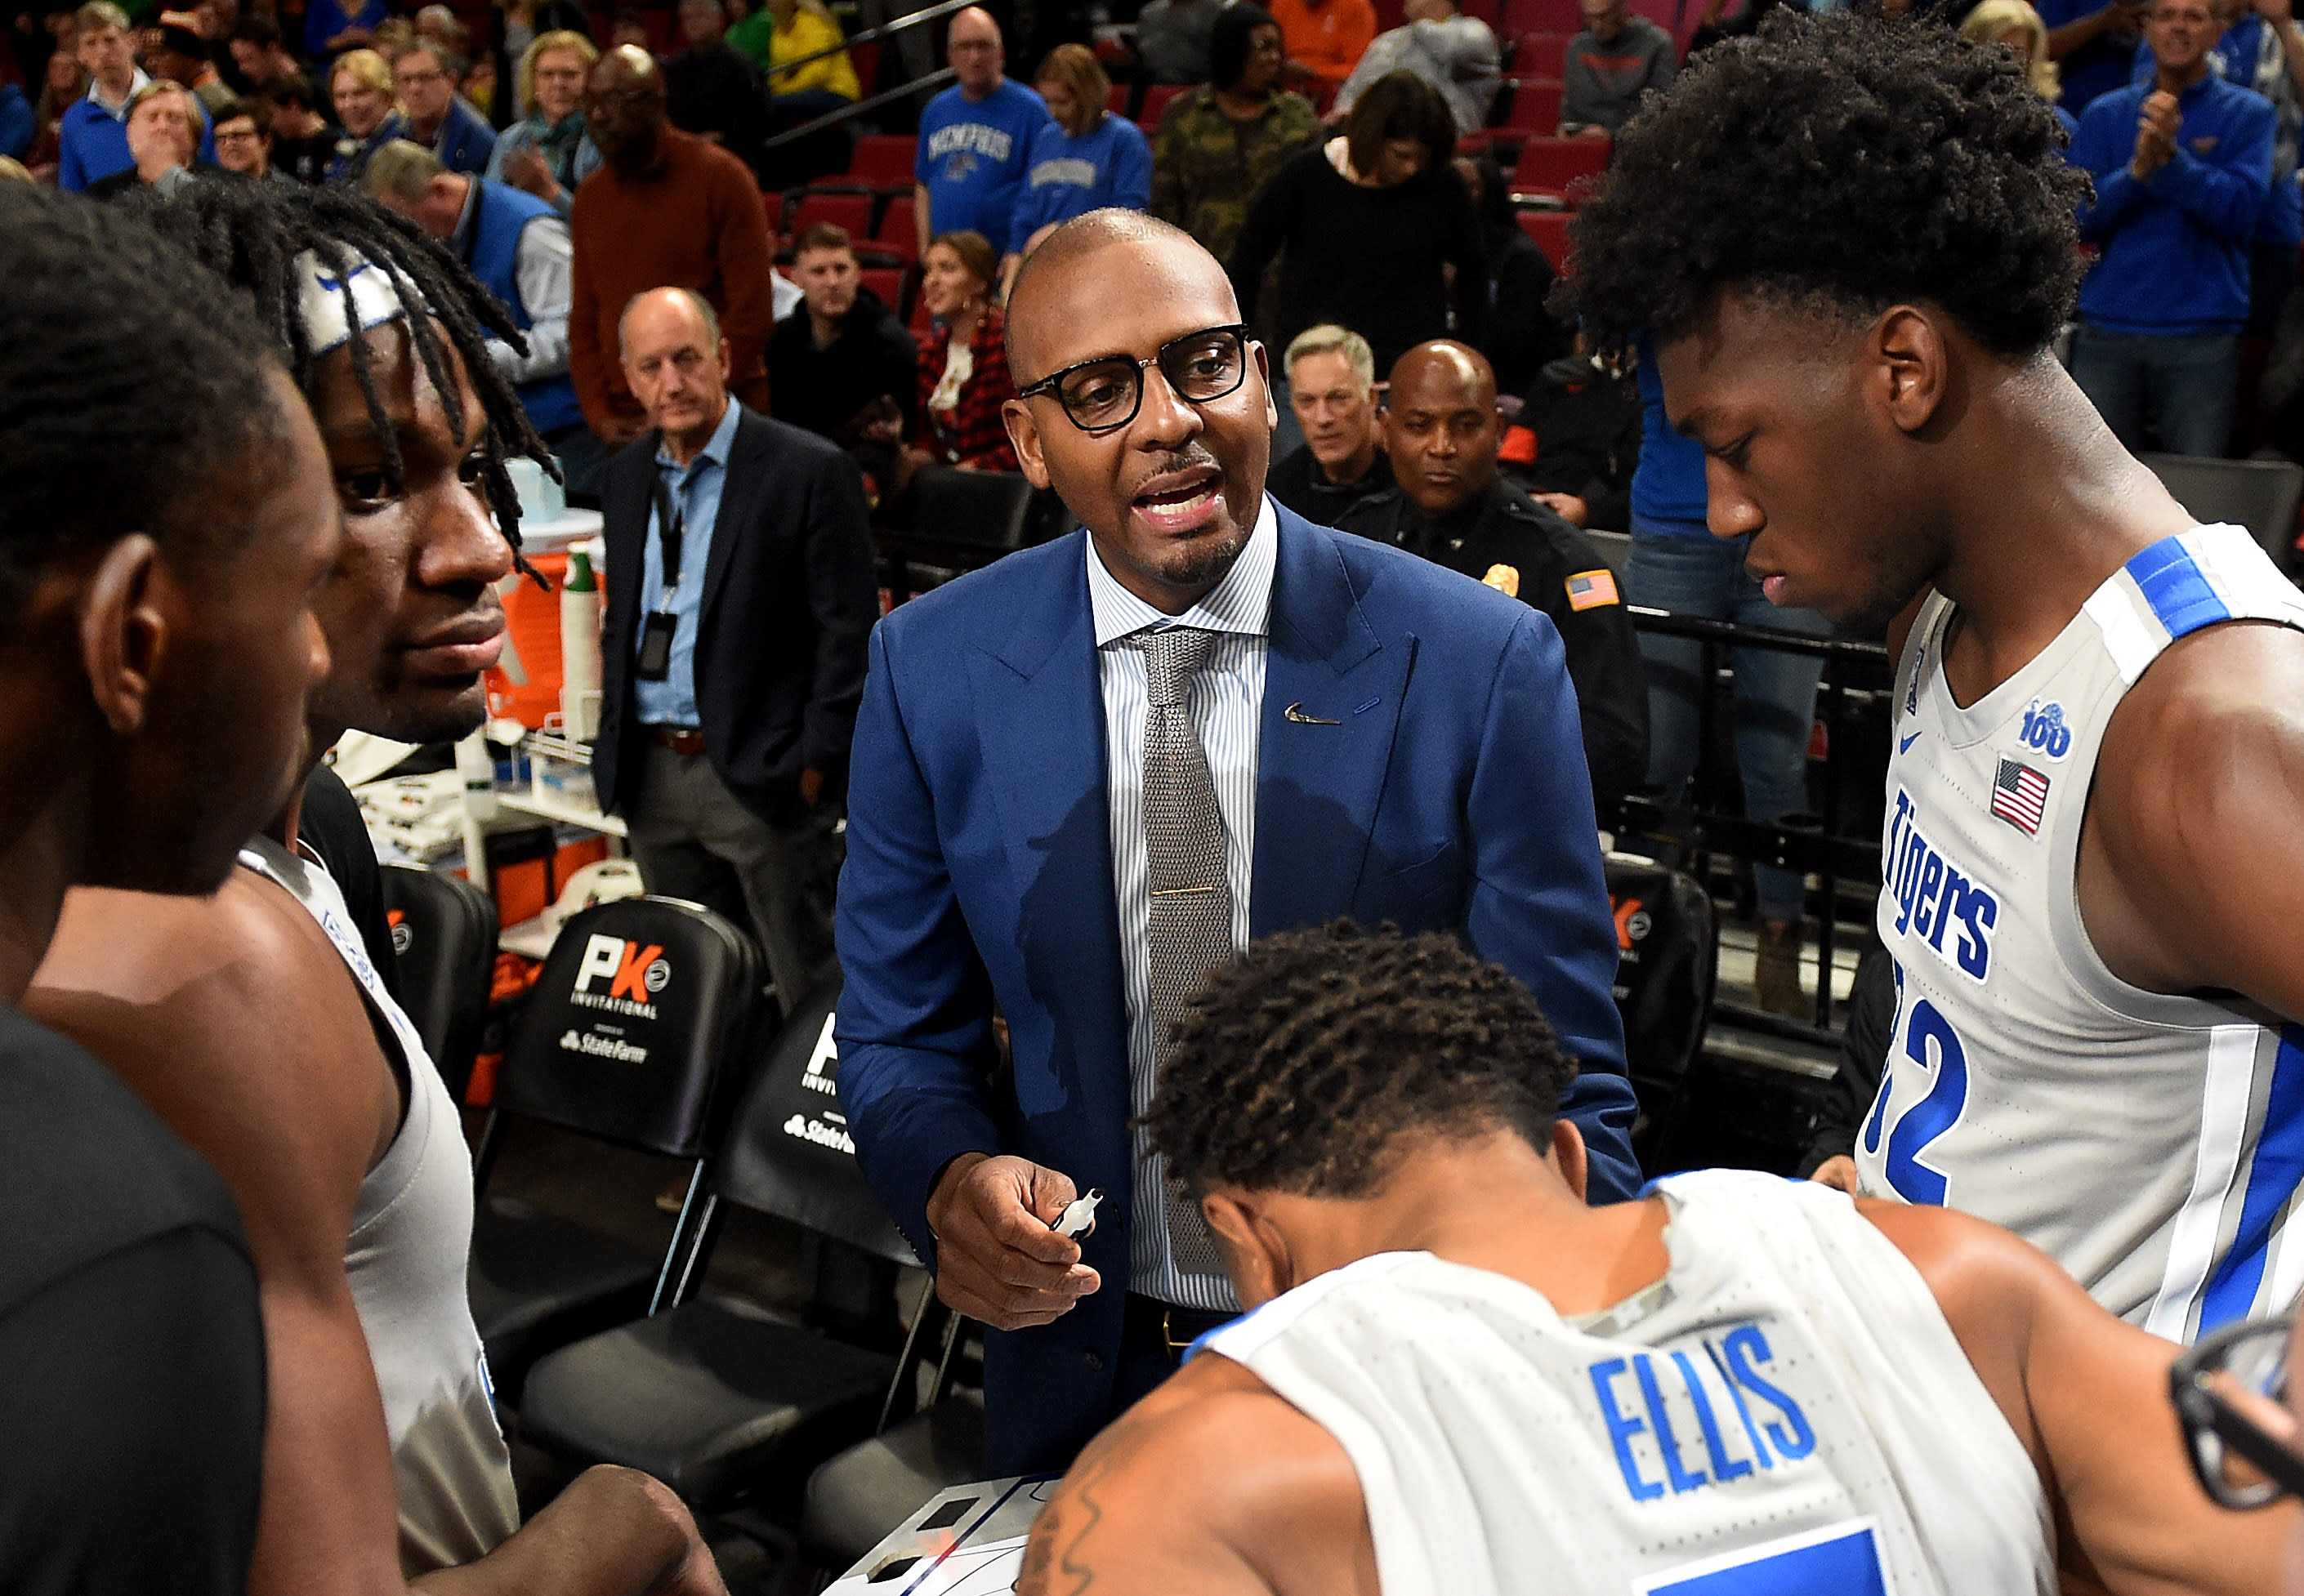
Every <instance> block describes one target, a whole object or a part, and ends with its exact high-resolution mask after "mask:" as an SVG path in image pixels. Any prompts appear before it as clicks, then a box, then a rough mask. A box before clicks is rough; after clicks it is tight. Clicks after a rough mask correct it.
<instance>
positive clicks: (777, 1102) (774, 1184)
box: [712, 970, 919, 1268]
mask: <svg viewBox="0 0 2304 1596" xmlns="http://www.w3.org/2000/svg"><path fill="white" fill-rule="evenodd" d="M839 1001H840V976H839V974H838V972H837V971H836V970H835V971H834V973H833V974H832V975H830V976H828V977H827V978H826V980H825V981H824V982H822V983H821V984H818V985H817V987H815V988H814V989H813V990H811V991H810V992H809V994H808V996H807V997H806V998H805V999H804V1000H802V1001H800V1003H799V1004H798V1005H797V1006H796V1007H795V1008H794V1009H792V1016H791V1018H789V1019H787V1020H786V1021H785V1022H784V1029H783V1031H782V1032H781V1033H779V1034H778V1035H777V1037H776V1043H775V1048H774V1049H773V1050H771V1051H770V1052H769V1054H768V1058H767V1062H766V1063H764V1064H763V1065H761V1067H760V1072H759V1074H758V1076H756V1077H754V1078H753V1081H752V1087H751V1090H750V1092H748V1093H746V1094H744V1102H743V1106H742V1107H741V1109H739V1110H737V1114H736V1121H735V1124H734V1125H733V1127H730V1130H729V1133H728V1141H727V1145H726V1147H725V1148H724V1150H723V1151H722V1153H721V1155H720V1160H719V1162H718V1163H717V1164H716V1166H715V1167H714V1170H713V1174H712V1186H713V1190H714V1191H715V1192H716V1193H717V1194H718V1195H719V1196H720V1197H721V1199H722V1200H723V1201H724V1202H729V1203H735V1204H736V1205H737V1206H738V1207H740V1208H749V1209H751V1210H752V1211H753V1212H757V1213H765V1214H770V1215H773V1216H774V1217H775V1218H777V1219H781V1220H788V1221H790V1222H791V1223H792V1224H795V1225H799V1226H800V1227H801V1228H802V1229H808V1230H812V1231H814V1232H816V1233H817V1235H819V1236H828V1237H831V1238H832V1239H833V1240H834V1241H841V1242H845V1243H847V1244H848V1245H849V1246H853V1247H857V1248H860V1249H861V1250H862V1251H864V1252H867V1253H869V1254H872V1255H873V1256H875V1257H878V1258H885V1259H886V1260H888V1261H889V1262H894V1263H901V1264H904V1265H907V1266H910V1267H913V1268H917V1267H919V1258H918V1257H917V1256H916V1255H915V1254H913V1252H912V1248H911V1243H909V1242H907V1241H906V1240H905V1239H904V1237H903V1233H902V1231H900V1230H898V1229H896V1221H895V1220H893V1219H891V1218H889V1217H888V1211H887V1209H886V1208H885V1206H884V1205H883V1204H882V1203H881V1202H880V1199H879V1197H878V1196H877V1195H876V1194H875V1193H874V1192H873V1190H872V1188H871V1187H870V1186H868V1185H866V1184H865V1181H864V1172H863V1170H860V1169H859V1168H858V1167H857V1163H856V1144H855V1143H854V1142H852V1141H851V1140H850V1139H849V1136H848V1117H847V1116H846V1115H845V1114H843V1112H842V1111H841V1108H840V1094H839V1079H840V1054H839V1051H838V1050H837V1049H836V1048H835V1047H834V1045H833V1041H832V1018H833V1009H834V1005H835V1004H837V1003H838V1002H839Z"/></svg>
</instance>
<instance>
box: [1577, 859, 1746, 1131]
mask: <svg viewBox="0 0 2304 1596" xmlns="http://www.w3.org/2000/svg"><path fill="white" fill-rule="evenodd" d="M1605 869H1606V875H1607V882H1608V901H1609V903H1610V904H1611V905H1612V906H1613V907H1614V910H1615V915H1616V959H1617V963H1616V986H1615V997H1616V1008H1617V1010H1618V1012H1620V1013H1621V1014H1622V1016H1623V1018H1624V1062H1625V1067H1626V1069H1627V1071H1628V1072H1629V1073H1630V1074H1631V1077H1632V1084H1633V1085H1634V1086H1635V1087H1637V1088H1639V1095H1640V1099H1641V1102H1642V1104H1643V1106H1645V1107H1647V1108H1648V1112H1649V1114H1650V1116H1651V1117H1652V1118H1656V1117H1660V1115H1659V1110H1660V1109H1662V1108H1663V1107H1664V1106H1665V1105H1666V1104H1668V1103H1669V1102H1672V1101H1673V1100H1674V1099H1676V1098H1677V1097H1678V1095H1679V1093H1680V1088H1681V1082H1682V1081H1683V1080H1685V1079H1686V1077H1687V1075H1688V1069H1689V1066H1690V1064H1692V1063H1694V1062H1695V1060H1696V1055H1697V1053H1698V1051H1699V1050H1700V1049H1701V1048H1702V1047H1703V1046H1704V1032H1705V1028H1706V1026H1707V1024H1708V1022H1709V1021H1710V1018H1711V1015H1712V987H1713V980H1714V976H1715V973H1716V970H1717V967H1718V964H1719V929H1718V927H1717V925H1715V922H1714V919H1713V914H1712V899H1711V898H1710V897H1709V896H1707V894H1706V892H1705V891H1704V887H1703V884H1702V883H1701V882H1698V880H1697V879H1696V878H1695V877H1694V876H1692V875H1689V874H1685V873H1684V872H1681V871H1678V870H1673V869H1671V868H1670V867H1668V866H1664V865H1659V864H1656V863H1653V862H1651V861H1650V860H1648V859H1641V858H1635V857H1631V856H1630V855H1628V854H1610V855H1609V856H1608V857H1607V863H1606V866H1605Z"/></svg>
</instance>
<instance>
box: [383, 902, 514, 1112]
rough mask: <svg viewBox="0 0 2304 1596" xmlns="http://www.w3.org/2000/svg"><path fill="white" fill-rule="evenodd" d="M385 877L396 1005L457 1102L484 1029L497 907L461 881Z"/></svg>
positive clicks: (492, 973)
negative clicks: (405, 1014)
mask: <svg viewBox="0 0 2304 1596" xmlns="http://www.w3.org/2000/svg"><path fill="white" fill-rule="evenodd" d="M383 876H384V902H385V913H386V914H387V915H388V916H390V918H391V921H392V952H393V967H394V976H395V977H396V979H397V980H398V982H399V985H400V995H401V1001H402V1004H403V1006H404V1007H405V1008H406V1009H407V1010H408V1018H409V1019H410V1020H411V1022H412V1023H413V1024H414V1025H415V1026H416V1034H418V1035H419V1036H421V1037H422V1038H423V1039H424V1051H426V1052H428V1053H430V1054H431V1055H432V1062H433V1063H434V1064H435V1065H436V1066H437V1067H438V1068H439V1071H440V1078H441V1079H442V1080H444V1081H445V1082H446V1083H447V1085H448V1093H449V1095H450V1096H452V1097H453V1098H455V1099H456V1100H457V1101H458V1102H462V1101H463V1096H464V1087H465V1085H467V1084H468V1083H469V1082H470V1080H471V1078H472V1056H473V1055H474V1054H475V1053H477V1052H478V1051H479V1046H480V1034H481V1033H482V1032H483V1031H484V1030H485V1029H486V1028H487V1020H488V990H489V987H490V985H491V984H492V982H493V980H494V978H495V973H496V901H495V900H494V899H491V898H490V897H489V896H488V895H487V893H486V892H483V891H480V889H479V887H477V886H475V885H473V884H472V883H471V882H469V881H466V880H464V879H463V878H462V876H456V875H444V874H440V873H438V872H437V871H432V870H427V869H425V868H423V867H422V866H415V865H387V866H385V867H384V871H383Z"/></svg>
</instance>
